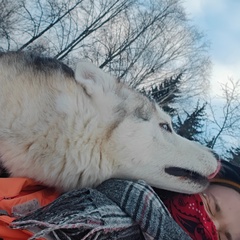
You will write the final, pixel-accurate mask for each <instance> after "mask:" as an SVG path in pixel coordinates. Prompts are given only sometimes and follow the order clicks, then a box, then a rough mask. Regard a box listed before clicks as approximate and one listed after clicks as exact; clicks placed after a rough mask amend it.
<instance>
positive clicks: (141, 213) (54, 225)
mask: <svg viewBox="0 0 240 240" xmlns="http://www.w3.org/2000/svg"><path fill="white" fill-rule="evenodd" d="M222 165H223V167H222V169H221V171H220V173H219V174H218V176H217V177H216V178H214V179H213V180H212V183H211V184H210V186H209V188H208V189H207V190H206V191H205V192H204V193H201V194H195V195H186V194H178V193H169V192H166V191H163V190H159V189H154V190H153V188H151V187H150V186H148V185H147V184H146V183H145V182H144V181H141V180H139V181H128V180H120V179H110V180H108V181H105V182H104V183H102V184H101V185H99V186H98V187H97V188H96V189H88V188H85V189H82V190H77V191H71V192H67V193H65V194H62V195H60V196H59V197H58V195H57V194H56V193H55V194H56V196H55V198H56V199H55V200H54V201H52V202H51V203H50V204H48V205H47V206H44V207H42V208H40V209H38V210H36V211H33V212H31V213H30V214H27V215H26V216H15V217H14V218H13V220H14V221H12V222H11V223H10V228H11V230H12V231H25V232H24V233H25V234H26V237H25V238H22V239H27V238H29V239H61V240H64V239H87V240H90V239H100V240H101V239H120V240H121V239H126V240H128V239H129V240H134V239H136V240H137V239H140V240H141V239H159V240H160V239H163V240H165V239H166V240H173V239H181V240H182V239H183V240H185V239H186V240H188V239H196V240H210V239H211V240H215V239H216V240H217V239H219V240H225V239H227V240H229V239H233V240H237V239H239V235H238V234H239V233H240V232H239V229H238V227H236V226H237V224H238V221H237V220H238V219H239V216H240V194H239V192H240V185H239V183H240V177H239V175H238V172H239V168H237V167H235V166H233V165H231V164H229V163H227V162H226V163H225V162H224V163H223V164H222ZM219 188H220V189H219ZM226 196H227V199H228V203H229V204H228V203H227V204H226V201H224V200H225V199H224V198H226ZM224 203H225V204H224ZM238 203H239V204H238ZM216 204H218V205H217V206H218V207H219V208H220V211H221V212H220V213H219V212H218V210H219V209H218V208H216V206H215V205H216ZM231 206H232V207H231ZM226 211H227V212H228V213H230V215H229V214H228V213H226ZM8 214H10V213H8ZM224 214H225V215H224ZM1 217H2V216H0V222H1ZM223 220H224V221H223ZM0 224H1V223H0ZM0 231H1V228H0ZM13 239H14V238H13Z"/></svg>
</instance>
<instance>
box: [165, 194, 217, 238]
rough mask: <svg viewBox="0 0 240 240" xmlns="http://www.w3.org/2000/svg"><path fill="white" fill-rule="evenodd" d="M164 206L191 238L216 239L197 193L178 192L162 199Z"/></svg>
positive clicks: (215, 232) (215, 233) (214, 228)
mask: <svg viewBox="0 0 240 240" xmlns="http://www.w3.org/2000/svg"><path fill="white" fill-rule="evenodd" d="M164 203H165V205H166V207H167V208H168V210H169V212H170V213H171V215H172V217H173V219H174V220H175V221H176V222H177V223H178V225H179V226H180V227H181V228H182V229H183V230H184V231H185V232H186V233H188V234H189V236H190V237H191V238H192V239H193V240H217V239H218V234H217V230H216V227H215V225H214V224H213V222H212V220H211V219H210V218H209V216H208V214H207V212H206V210H205V208H204V205H203V202H202V199H201V197H200V195H199V194H196V195H185V194H178V195H176V196H174V197H172V198H168V199H166V200H164Z"/></svg>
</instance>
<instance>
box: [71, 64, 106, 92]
mask: <svg viewBox="0 0 240 240" xmlns="http://www.w3.org/2000/svg"><path fill="white" fill-rule="evenodd" d="M103 75H104V73H103V71H102V70H101V69H100V68H98V67H97V66H96V65H94V64H93V63H91V62H89V61H80V62H78V63H77V66H76V70H75V79H76V81H77V82H79V83H80V84H81V85H83V87H84V89H85V91H87V93H88V94H89V95H92V94H93V91H94V85H95V84H97V83H98V82H99V81H101V80H102V79H103V78H104V76H103Z"/></svg>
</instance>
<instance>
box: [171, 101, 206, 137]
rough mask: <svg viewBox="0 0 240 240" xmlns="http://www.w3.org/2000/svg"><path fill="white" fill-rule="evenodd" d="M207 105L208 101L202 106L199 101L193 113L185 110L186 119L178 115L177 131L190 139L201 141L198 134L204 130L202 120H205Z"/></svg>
mask: <svg viewBox="0 0 240 240" xmlns="http://www.w3.org/2000/svg"><path fill="white" fill-rule="evenodd" d="M205 107H206V103H205V104H203V105H202V106H201V107H200V106H199V102H198V103H197V106H196V108H195V109H194V111H193V112H192V113H191V114H189V113H187V112H186V111H185V113H186V115H187V117H186V118H185V119H184V120H182V119H181V118H180V116H178V117H177V122H176V123H175V128H176V132H177V133H178V134H179V135H181V136H182V137H185V138H187V139H189V140H194V141H198V142H200V141H199V138H198V136H199V135H201V134H202V132H203V130H202V126H203V124H202V123H201V122H202V121H203V120H204V115H205Z"/></svg>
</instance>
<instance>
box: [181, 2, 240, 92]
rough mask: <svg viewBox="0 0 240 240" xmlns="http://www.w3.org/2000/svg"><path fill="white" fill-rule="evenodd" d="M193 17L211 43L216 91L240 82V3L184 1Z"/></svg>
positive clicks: (212, 76)
mask: <svg viewBox="0 0 240 240" xmlns="http://www.w3.org/2000/svg"><path fill="white" fill-rule="evenodd" d="M183 3H184V7H185V9H186V12H187V14H188V15H189V18H190V19H191V20H192V21H193V23H194V25H196V26H198V28H199V30H201V31H202V32H203V33H204V34H205V35H206V38H207V39H208V40H209V42H210V55H211V59H212V62H213V69H212V75H211V83H212V84H211V90H212V92H218V90H219V91H220V86H221V84H224V83H226V81H227V80H228V79H229V78H233V79H235V80H237V79H240V0H183Z"/></svg>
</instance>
